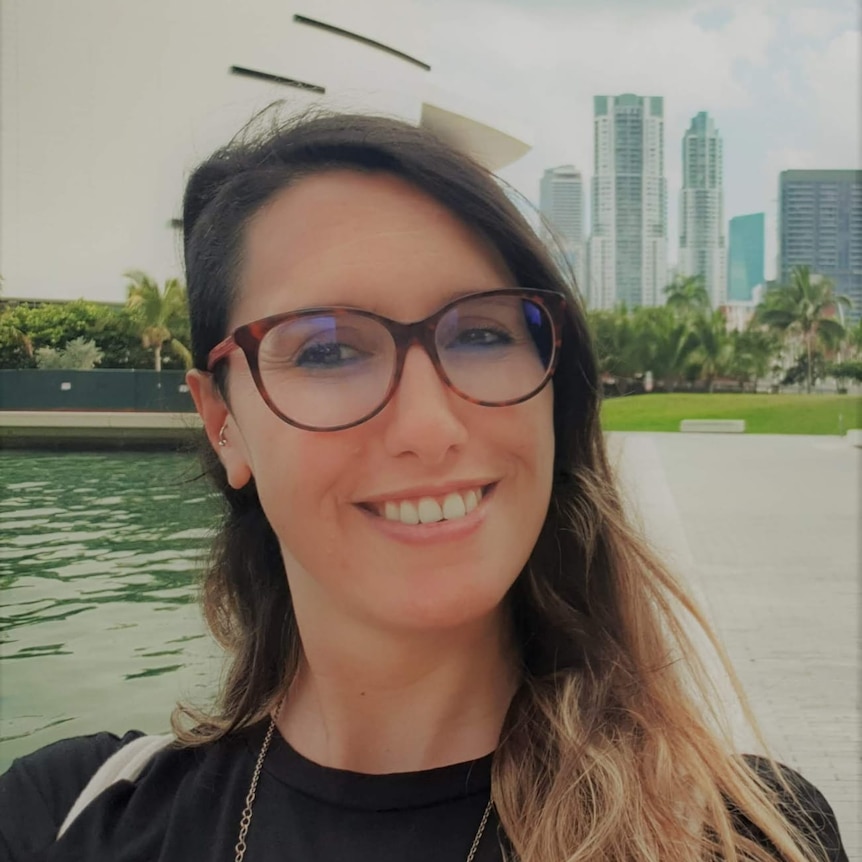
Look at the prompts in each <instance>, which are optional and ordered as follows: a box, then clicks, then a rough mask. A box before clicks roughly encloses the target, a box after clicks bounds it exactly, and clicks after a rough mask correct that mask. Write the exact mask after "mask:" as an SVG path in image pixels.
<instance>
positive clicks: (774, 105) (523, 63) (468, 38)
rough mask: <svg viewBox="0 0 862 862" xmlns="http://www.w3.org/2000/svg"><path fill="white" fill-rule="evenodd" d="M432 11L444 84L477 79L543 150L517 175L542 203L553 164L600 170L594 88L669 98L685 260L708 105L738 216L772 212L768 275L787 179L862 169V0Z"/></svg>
mask: <svg viewBox="0 0 862 862" xmlns="http://www.w3.org/2000/svg"><path fill="white" fill-rule="evenodd" d="M417 2H418V3H419V4H420V5H422V6H426V7H430V8H431V9H433V14H432V15H430V16H429V17H431V18H432V20H434V21H436V22H438V24H437V25H436V26H435V29H434V31H433V32H432V34H431V39H430V47H431V50H432V57H431V59H430V62H431V64H432V66H433V68H434V72H435V73H436V74H437V76H438V79H439V81H440V83H441V84H442V85H445V86H447V87H451V88H453V89H463V88H464V86H465V82H469V87H470V95H471V96H472V97H474V98H476V99H478V100H483V101H485V100H486V101H489V102H494V103H498V104H499V103H503V104H505V105H506V106H507V108H508V110H509V112H510V113H511V114H512V116H513V117H515V118H517V120H518V121H519V122H520V123H522V124H523V125H524V126H525V127H526V128H528V129H530V130H531V131H532V135H533V143H534V148H533V150H532V152H530V153H529V154H528V155H527V156H525V157H524V158H523V159H521V160H519V161H518V162H517V163H516V164H514V165H512V166H511V167H509V168H507V169H505V170H504V171H503V172H502V174H501V175H502V176H503V178H504V179H506V180H507V181H509V182H510V183H512V185H514V186H515V187H516V188H517V189H518V190H519V191H521V192H522V193H523V194H524V195H526V196H527V197H528V198H529V199H530V200H531V201H533V202H534V203H538V194H539V192H538V184H539V177H540V176H541V174H542V171H543V170H544V169H545V168H547V167H552V166H555V165H559V164H564V163H572V164H574V165H575V166H576V167H579V168H580V169H581V170H582V171H583V173H584V175H585V178H586V179H587V182H588V181H589V178H590V177H591V176H592V172H593V141H592V135H593V129H592V97H593V96H594V95H599V94H606V95H615V94H619V93H626V92H631V93H636V94H638V95H644V96H664V98H665V174H666V176H667V178H668V214H669V258H670V260H671V262H674V263H675V262H676V258H677V247H678V239H677V224H678V216H677V212H678V207H679V189H680V184H681V167H682V165H681V155H680V150H681V141H682V136H683V134H684V133H685V131H686V129H687V128H688V126H689V123H690V122H691V118H692V117H693V116H694V115H695V114H696V113H698V112H699V111H707V112H709V114H710V115H711V116H712V117H713V118H714V119H715V122H716V125H717V126H718V129H719V131H720V133H721V135H722V138H723V139H724V176H725V186H724V190H725V195H724V206H725V217H726V218H727V219H729V218H731V217H732V216H735V215H742V214H744V213H750V212H760V211H765V212H766V213H767V225H766V230H767V261H766V271H767V272H766V274H767V277H771V276H772V275H773V274H774V268H775V266H774V263H775V260H774V259H775V253H776V242H775V230H776V223H775V209H776V199H777V195H778V173H779V171H781V170H785V169H788V168H859V167H860V140H859V99H860V92H859V39H860V32H859V30H860V22H859V12H858V9H857V5H856V2H855V0H818V2H812V0H731V2H710V0H703V2H700V0H417ZM440 22H442V23H440ZM585 191H586V192H587V197H589V185H587V186H586V189H585Z"/></svg>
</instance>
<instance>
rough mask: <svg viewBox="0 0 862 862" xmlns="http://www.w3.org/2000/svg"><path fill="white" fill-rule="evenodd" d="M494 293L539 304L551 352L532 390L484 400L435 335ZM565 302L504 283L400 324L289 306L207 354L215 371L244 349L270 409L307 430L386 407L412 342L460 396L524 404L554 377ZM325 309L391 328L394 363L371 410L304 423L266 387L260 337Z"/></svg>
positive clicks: (348, 311) (343, 309)
mask: <svg viewBox="0 0 862 862" xmlns="http://www.w3.org/2000/svg"><path fill="white" fill-rule="evenodd" d="M494 297H509V298H513V299H521V300H523V301H525V302H528V303H532V304H533V305H536V306H539V307H540V308H541V310H542V311H543V312H544V313H545V314H546V315H547V320H548V322H549V323H550V326H551V338H550V344H549V349H550V355H549V356H548V357H547V358H546V360H545V370H544V376H543V377H542V379H541V381H540V382H539V383H538V384H537V385H535V386H533V387H532V388H530V390H529V391H528V392H524V393H523V394H520V395H519V396H518V397H516V398H510V399H507V400H504V401H483V400H481V399H478V398H475V397H473V396H471V395H469V394H467V393H465V392H463V391H462V390H461V389H459V388H458V387H457V386H456V385H455V384H454V383H453V382H452V380H451V379H450V377H449V375H448V374H447V372H446V370H445V368H444V366H443V363H442V361H441V359H440V356H439V353H438V348H437V343H436V340H435V336H436V331H437V325H438V323H439V322H440V321H441V320H442V319H443V318H444V317H445V316H446V315H447V314H448V313H449V312H450V311H451V310H452V309H453V308H456V307H457V306H459V305H460V304H462V303H466V302H470V301H473V300H476V299H490V298H494ZM566 307H567V300H566V297H565V296H563V295H562V294H560V293H557V292H555V291H550V290H536V289H532V288H501V289H498V290H489V291H480V292H477V293H469V294H465V295H462V296H459V297H457V298H456V299H454V300H452V301H451V302H448V303H446V305H444V306H443V307H442V308H440V309H438V310H437V311H435V312H434V313H433V314H431V315H429V316H428V317H426V318H425V319H424V320H417V321H415V322H414V323H401V322H399V321H397V320H391V319H390V318H388V317H383V316H382V315H380V314H375V313H374V312H371V311H366V310H364V309H361V308H354V307H350V306H320V307H315V308H303V309H299V310H297V311H289V312H286V313H284V314H276V315H272V316H271V317H264V318H262V319H261V320H255V321H253V322H251V323H246V324H244V325H243V326H239V327H237V328H236V329H235V330H234V331H233V332H232V333H231V334H230V335H229V336H228V337H227V338H225V339H224V340H223V341H221V342H219V344H217V345H216V346H215V347H214V348H213V349H212V350H211V351H210V352H209V355H208V356H207V371H208V372H213V371H214V369H215V367H216V366H217V365H218V364H219V363H220V362H222V361H223V360H224V359H226V358H227V357H228V356H229V355H230V354H231V353H232V352H233V351H234V350H236V349H240V350H242V352H243V353H244V354H245V358H246V361H247V363H248V367H249V370H250V371H251V375H252V379H253V380H254V383H255V386H256V387H257V390H258V392H259V393H260V396H261V398H262V399H263V400H264V402H265V403H266V405H267V406H268V407H269V409H270V410H272V412H273V413H274V414H275V415H276V416H278V417H279V419H282V420H283V421H284V422H287V423H288V424H289V425H292V426H294V427H295V428H301V429H303V430H306V431H343V430H345V429H347V428H353V427H355V426H356V425H361V424H362V423H363V422H367V421H368V420H369V419H371V418H373V417H374V416H376V415H377V414H378V413H380V411H381V410H383V408H384V407H385V406H386V405H387V404H388V403H389V401H390V400H391V398H392V396H393V394H394V393H395V391H396V390H397V388H398V384H399V382H400V380H401V375H402V372H403V370H404V361H405V359H406V356H407V351H408V350H409V349H410V347H412V346H413V345H414V344H418V345H420V346H421V347H422V348H423V350H424V351H425V353H426V354H427V355H428V357H429V358H430V360H431V362H432V363H433V365H434V368H435V370H436V371H437V374H438V376H439V378H440V380H441V381H442V382H443V383H444V384H445V385H446V386H447V387H449V388H450V389H451V390H452V391H453V392H455V393H456V394H457V395H459V396H460V397H461V398H463V399H464V400H466V401H469V402H470V403H472V404H479V405H481V406H484V407H506V406H509V405H513V404H520V403H521V402H523V401H527V400H529V399H530V398H532V397H533V396H535V395H537V394H538V393H539V392H540V391H541V390H542V389H544V387H545V386H546V385H547V383H548V381H549V380H550V379H551V378H552V377H553V375H554V371H555V369H556V366H557V361H558V359H559V356H560V348H561V346H562V340H563V329H564V324H565V319H566ZM322 314H326V315H331V316H333V317H338V316H343V315H359V316H361V317H365V318H369V319H371V320H374V321H376V322H377V323H379V324H380V325H381V326H383V327H384V328H385V329H386V330H387V331H388V332H389V334H390V336H391V337H392V341H393V343H394V346H395V361H394V363H393V370H392V377H391V380H390V382H389V385H388V386H387V388H386V390H385V393H384V394H383V396H382V397H381V399H380V401H379V403H377V404H376V406H375V407H374V408H373V409H372V410H370V411H368V412H366V413H365V414H363V415H362V416H361V417H360V418H358V419H356V420H354V421H351V422H346V423H342V424H340V425H335V426H326V427H321V426H317V425H309V424H305V423H303V422H299V421H297V420H296V419H293V418H291V417H290V416H287V415H286V414H285V413H284V412H283V411H282V410H281V409H280V408H279V407H278V405H277V404H275V403H274V401H273V399H272V398H271V397H270V395H269V393H268V392H267V389H266V385H265V383H264V381H263V376H262V374H261V369H260V362H259V350H260V345H261V342H262V341H263V339H264V338H265V336H266V335H267V333H269V332H270V331H271V330H272V329H274V328H275V327H276V326H279V325H281V324H283V323H285V322H287V321H291V320H301V319H302V318H311V317H316V316H320V315H322Z"/></svg>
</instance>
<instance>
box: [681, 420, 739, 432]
mask: <svg viewBox="0 0 862 862" xmlns="http://www.w3.org/2000/svg"><path fill="white" fill-rule="evenodd" d="M679 430H680V431H687V432H694V433H700V434H744V433H745V420H744V419H683V420H682V422H680V423H679Z"/></svg>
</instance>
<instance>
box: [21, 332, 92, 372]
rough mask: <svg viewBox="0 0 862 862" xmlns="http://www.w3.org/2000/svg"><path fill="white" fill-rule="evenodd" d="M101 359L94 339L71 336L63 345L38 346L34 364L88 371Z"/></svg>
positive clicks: (59, 368)
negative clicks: (58, 346) (59, 346)
mask: <svg viewBox="0 0 862 862" xmlns="http://www.w3.org/2000/svg"><path fill="white" fill-rule="evenodd" d="M101 359H102V351H101V350H99V348H98V347H96V344H95V342H94V341H89V340H87V339H86V338H73V339H72V340H71V341H70V342H68V343H67V344H66V346H65V347H61V348H59V349H58V348H56V347H40V348H39V349H38V350H37V351H36V366H37V367H38V368H41V369H44V370H55V369H56V370H69V371H90V370H91V369H93V368H95V367H96V366H97V365H98V364H99V362H100V361H101Z"/></svg>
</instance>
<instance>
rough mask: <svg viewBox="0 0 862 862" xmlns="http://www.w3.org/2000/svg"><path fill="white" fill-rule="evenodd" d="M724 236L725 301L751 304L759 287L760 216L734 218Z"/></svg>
mask: <svg viewBox="0 0 862 862" xmlns="http://www.w3.org/2000/svg"><path fill="white" fill-rule="evenodd" d="M728 234H729V245H730V251H729V253H728V256H727V261H728V262H727V299H728V301H729V302H751V300H752V298H753V292H754V288H755V287H757V286H758V285H759V284H763V260H764V252H763V249H764V244H763V243H764V240H763V237H764V214H763V213H751V215H741V216H735V217H734V218H732V219H731V220H730V228H729V230H728Z"/></svg>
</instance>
